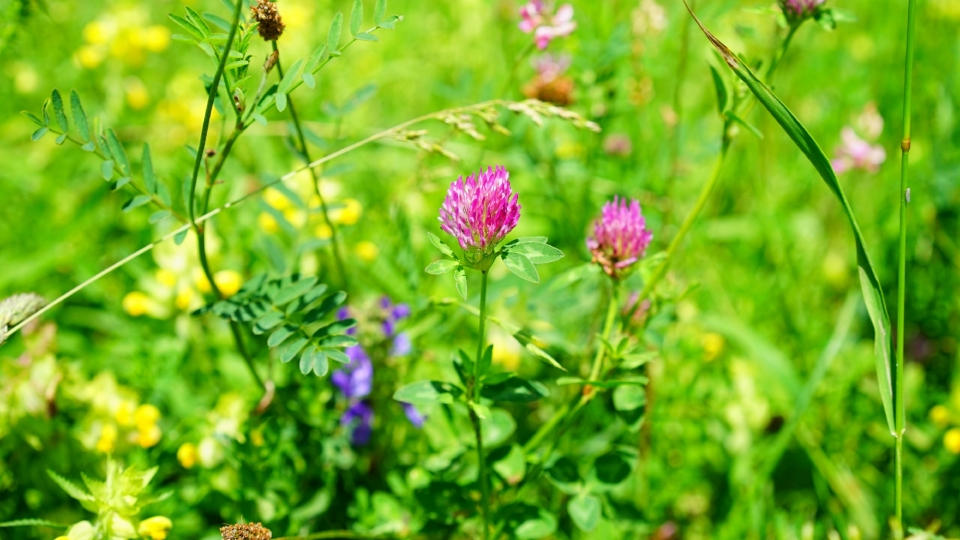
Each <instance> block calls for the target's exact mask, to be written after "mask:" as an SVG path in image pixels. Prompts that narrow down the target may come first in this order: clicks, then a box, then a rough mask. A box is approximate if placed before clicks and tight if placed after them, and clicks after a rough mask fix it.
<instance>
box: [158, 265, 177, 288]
mask: <svg viewBox="0 0 960 540" xmlns="http://www.w3.org/2000/svg"><path fill="white" fill-rule="evenodd" d="M157 281H159V282H160V284H161V285H163V286H164V287H169V288H171V289H172V288H173V286H174V285H176V284H177V274H175V273H173V272H171V271H170V270H167V269H166V268H161V269H159V270H157Z"/></svg>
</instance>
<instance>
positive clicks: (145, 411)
mask: <svg viewBox="0 0 960 540" xmlns="http://www.w3.org/2000/svg"><path fill="white" fill-rule="evenodd" d="M157 420H160V409H158V408H156V407H154V406H153V405H150V404H149V403H147V404H144V405H141V406H139V407H137V410H136V411H134V413H133V421H134V423H136V424H137V427H138V428H140V429H146V428H148V427H150V426H152V425H154V424H156V423H157Z"/></svg>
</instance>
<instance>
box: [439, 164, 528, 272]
mask: <svg viewBox="0 0 960 540" xmlns="http://www.w3.org/2000/svg"><path fill="white" fill-rule="evenodd" d="M517 198H518V195H517V194H516V193H514V192H513V189H512V188H511V187H510V173H508V172H507V169H505V168H503V167H500V166H497V168H496V169H494V168H492V167H487V170H486V172H484V171H483V169H481V170H480V172H479V173H478V174H476V175H473V174H471V175H470V176H468V177H467V179H466V180H464V179H463V177H462V176H461V177H460V178H458V179H457V181H456V182H454V183H452V184H450V189H449V190H447V197H446V198H445V199H444V200H443V206H441V207H440V228H441V229H443V231H444V232H446V233H449V234H451V235H453V236H454V237H455V238H456V239H457V242H459V243H460V247H461V248H463V249H464V250H465V251H467V250H475V251H480V252H482V253H488V252H489V251H490V250H492V249H493V247H494V246H496V245H497V243H498V242H500V241H501V240H503V238H504V237H505V236H506V235H507V234H509V233H510V231H512V230H513V228H514V227H516V226H517V222H519V221H520V204H519V203H518V202H517Z"/></svg>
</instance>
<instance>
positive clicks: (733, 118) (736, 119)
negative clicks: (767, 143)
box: [727, 111, 763, 141]
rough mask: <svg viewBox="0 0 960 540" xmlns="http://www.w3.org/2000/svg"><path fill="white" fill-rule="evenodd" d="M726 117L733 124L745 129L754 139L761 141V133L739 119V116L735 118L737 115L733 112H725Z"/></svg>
mask: <svg viewBox="0 0 960 540" xmlns="http://www.w3.org/2000/svg"><path fill="white" fill-rule="evenodd" d="M727 117H728V118H730V119H731V120H733V121H734V122H736V123H738V124H740V125H741V126H743V127H745V128H747V131H749V132H750V133H751V134H752V135H753V136H754V137H756V138H758V139H760V140H761V141H762V140H763V133H762V132H761V131H760V130H759V129H757V128H756V127H755V126H754V125H753V124H751V123H750V122H747V121H746V120H744V119H743V118H740V117H739V116H737V113H735V112H733V111H729V112H727Z"/></svg>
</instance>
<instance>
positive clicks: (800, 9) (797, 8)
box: [780, 0, 827, 23]
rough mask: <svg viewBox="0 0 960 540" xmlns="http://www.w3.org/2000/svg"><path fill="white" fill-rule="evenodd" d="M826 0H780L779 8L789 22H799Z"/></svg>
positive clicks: (810, 14)
mask: <svg viewBox="0 0 960 540" xmlns="http://www.w3.org/2000/svg"><path fill="white" fill-rule="evenodd" d="M826 1H827V0H780V9H782V10H783V14H784V15H785V16H786V17H787V20H789V21H791V22H795V23H796V22H801V21H804V20H806V19H807V18H808V17H811V16H813V14H814V13H816V12H817V10H818V9H820V6H822V5H823V4H824V3H826Z"/></svg>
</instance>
